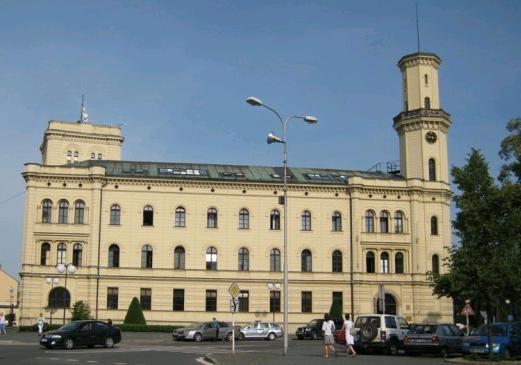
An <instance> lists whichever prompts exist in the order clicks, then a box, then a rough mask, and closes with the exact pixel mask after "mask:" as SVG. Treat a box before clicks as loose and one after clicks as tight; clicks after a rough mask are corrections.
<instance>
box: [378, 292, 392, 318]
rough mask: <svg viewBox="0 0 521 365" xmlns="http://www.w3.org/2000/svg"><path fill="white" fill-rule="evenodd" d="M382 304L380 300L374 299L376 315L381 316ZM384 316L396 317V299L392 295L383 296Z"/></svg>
mask: <svg viewBox="0 0 521 365" xmlns="http://www.w3.org/2000/svg"><path fill="white" fill-rule="evenodd" d="M383 309H384V304H383V303H382V302H381V300H380V299H378V298H377V299H376V313H378V314H383V313H384V312H383ZM385 314H393V315H396V299H395V298H394V296H393V295H392V294H389V293H386V294H385Z"/></svg>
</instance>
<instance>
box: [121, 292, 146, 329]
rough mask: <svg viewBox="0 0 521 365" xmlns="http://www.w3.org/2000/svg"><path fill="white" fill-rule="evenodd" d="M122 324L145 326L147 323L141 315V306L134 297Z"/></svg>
mask: <svg viewBox="0 0 521 365" xmlns="http://www.w3.org/2000/svg"><path fill="white" fill-rule="evenodd" d="M123 323H125V324H134V325H142V326H146V324H147V321H146V320H145V316H144V315H143V310H142V309H141V305H139V300H138V299H137V298H136V297H134V298H133V299H132V301H131V302H130V305H129V307H128V311H127V315H126V316H125V320H124V321H123Z"/></svg>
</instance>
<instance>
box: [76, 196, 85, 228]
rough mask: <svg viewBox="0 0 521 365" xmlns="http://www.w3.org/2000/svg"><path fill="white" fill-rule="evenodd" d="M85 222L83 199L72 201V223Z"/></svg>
mask: <svg viewBox="0 0 521 365" xmlns="http://www.w3.org/2000/svg"><path fill="white" fill-rule="evenodd" d="M83 223H85V203H84V202H83V200H77V201H76V203H74V224H83Z"/></svg>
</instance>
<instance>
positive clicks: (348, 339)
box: [341, 313, 356, 358]
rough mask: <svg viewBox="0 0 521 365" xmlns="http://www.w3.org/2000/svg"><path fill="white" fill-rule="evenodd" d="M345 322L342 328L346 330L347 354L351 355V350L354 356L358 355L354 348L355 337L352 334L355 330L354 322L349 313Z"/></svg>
mask: <svg viewBox="0 0 521 365" xmlns="http://www.w3.org/2000/svg"><path fill="white" fill-rule="evenodd" d="M345 318H346V319H345V321H344V324H343V325H342V328H341V330H344V331H345V337H346V356H347V355H349V352H351V354H352V355H353V358H355V357H356V351H355V348H354V344H355V338H354V337H353V335H352V334H351V331H352V330H353V326H354V323H353V321H351V320H350V319H349V314H347V313H346V316H345Z"/></svg>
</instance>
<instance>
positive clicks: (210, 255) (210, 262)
mask: <svg viewBox="0 0 521 365" xmlns="http://www.w3.org/2000/svg"><path fill="white" fill-rule="evenodd" d="M206 270H217V249H216V248H215V247H208V249H207V250H206Z"/></svg>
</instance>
